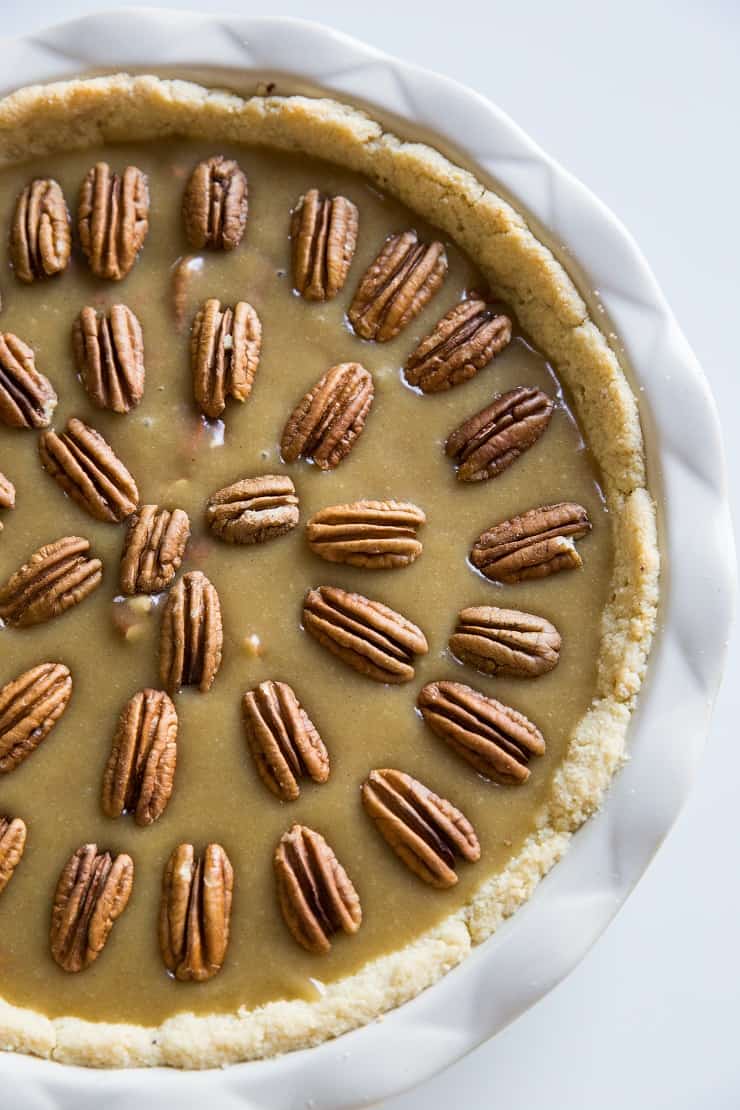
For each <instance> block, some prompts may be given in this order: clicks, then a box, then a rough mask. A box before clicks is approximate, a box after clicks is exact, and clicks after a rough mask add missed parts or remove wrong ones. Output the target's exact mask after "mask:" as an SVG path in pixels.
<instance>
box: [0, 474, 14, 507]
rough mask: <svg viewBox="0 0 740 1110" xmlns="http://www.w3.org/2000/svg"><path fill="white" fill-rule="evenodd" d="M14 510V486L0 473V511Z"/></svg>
mask: <svg viewBox="0 0 740 1110" xmlns="http://www.w3.org/2000/svg"><path fill="white" fill-rule="evenodd" d="M14 508H15V486H14V485H13V483H12V482H11V480H10V478H6V477H5V475H4V474H3V473H2V472H0V509H14Z"/></svg>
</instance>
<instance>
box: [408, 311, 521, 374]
mask: <svg viewBox="0 0 740 1110" xmlns="http://www.w3.org/2000/svg"><path fill="white" fill-rule="evenodd" d="M510 339H511V320H510V319H509V317H508V316H503V315H501V314H499V313H497V312H494V310H493V309H492V308H491V307H490V305H487V304H486V302H485V301H482V300H478V299H472V300H467V301H460V303H459V304H456V305H455V307H454V308H451V309H450V311H449V312H447V313H445V315H444V316H443V317H442V319H441V320H439V321H438V322H437V324H436V325H435V327H434V328H433V329H432V331H431V332H430V333H429V335H427V336H425V337H424V339H422V341H421V342H420V343H419V345H418V347H416V349H415V350H414V351H412V352H411V354H410V355H409V357H408V358H407V359H406V364H405V366H404V375H405V377H406V381H407V382H408V383H409V385H413V386H416V387H417V388H418V389H420V390H421V391H422V393H439V392H441V391H442V390H445V389H452V387H453V386H455V385H460V384H461V383H462V382H466V381H468V380H469V379H470V378H472V377H474V376H475V375H476V374H477V373H478V371H479V370H482V369H483V367H484V366H487V365H488V363H489V362H490V361H491V360H492V359H493V358H494V356H495V355H497V354H498V353H499V351H502V350H503V349H504V347H505V346H506V345H507V344H508V342H509V340H510Z"/></svg>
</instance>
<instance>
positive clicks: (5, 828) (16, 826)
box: [0, 814, 28, 894]
mask: <svg viewBox="0 0 740 1110" xmlns="http://www.w3.org/2000/svg"><path fill="white" fill-rule="evenodd" d="M27 831H28V830H27V829H26V822H25V821H23V820H22V819H21V818H20V817H5V816H3V814H0V894H2V892H3V891H4V890H5V888H6V886H7V885H8V883H9V882H10V880H11V879H12V878H13V874H14V873H15V869H16V867H17V866H18V864H19V863H20V861H21V858H22V856H23V852H24V850H25V847H26V835H27Z"/></svg>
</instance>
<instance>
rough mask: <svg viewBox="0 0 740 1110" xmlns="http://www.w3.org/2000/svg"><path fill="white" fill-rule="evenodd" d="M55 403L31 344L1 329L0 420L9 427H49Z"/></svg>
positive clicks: (54, 392)
mask: <svg viewBox="0 0 740 1110" xmlns="http://www.w3.org/2000/svg"><path fill="white" fill-rule="evenodd" d="M56 407H57V395H56V391H55V390H54V386H53V385H52V384H51V382H50V381H49V379H48V378H47V377H45V375H44V374H42V373H41V372H40V371H39V370H37V369H36V360H35V358H34V354H33V350H32V349H31V347H29V346H28V344H27V343H24V342H23V340H22V339H19V338H18V336H17V335H13V333H12V332H10V331H6V332H5V333H4V334H3V333H0V421H2V423H3V424H7V425H8V427H9V428H48V426H49V424H50V423H51V416H52V413H53V412H54V409H55V408H56Z"/></svg>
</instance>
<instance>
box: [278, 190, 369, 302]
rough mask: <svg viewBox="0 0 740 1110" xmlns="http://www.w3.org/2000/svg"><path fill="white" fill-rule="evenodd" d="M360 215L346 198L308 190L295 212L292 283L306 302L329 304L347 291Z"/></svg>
mask: <svg viewBox="0 0 740 1110" xmlns="http://www.w3.org/2000/svg"><path fill="white" fill-rule="evenodd" d="M359 218H360V217H359V213H358V211H357V207H356V205H354V204H353V203H352V201H351V200H347V198H346V197H343V196H335V197H327V196H323V195H322V194H321V193H320V192H319V190H318V189H309V190H308V192H307V193H306V194H305V196H302V197H301V198H300V200H299V201H298V204H297V205H296V207H295V208H294V209H293V212H292V214H291V223H290V238H291V242H292V246H293V284H294V286H295V288H296V289H297V290H298V292H299V293H300V294H301V296H302V297H305V298H306V300H307V301H330V300H332V298H333V297H336V295H337V293H339V292H341V290H342V289H343V288H344V283H345V281H346V280H347V274H348V272H349V268H350V266H351V265H352V259H353V258H354V255H355V248H356V247H357V231H358V228H359Z"/></svg>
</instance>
